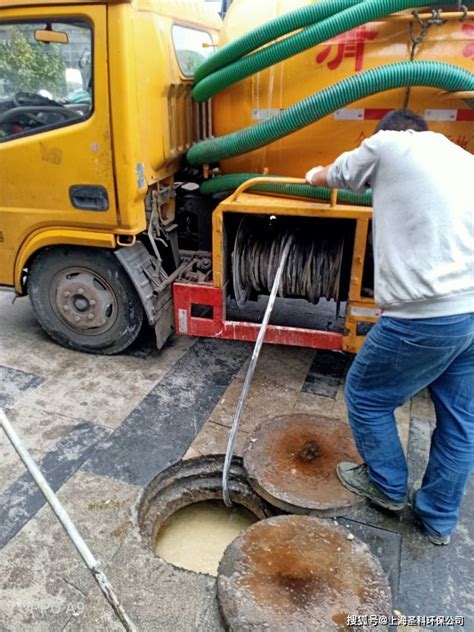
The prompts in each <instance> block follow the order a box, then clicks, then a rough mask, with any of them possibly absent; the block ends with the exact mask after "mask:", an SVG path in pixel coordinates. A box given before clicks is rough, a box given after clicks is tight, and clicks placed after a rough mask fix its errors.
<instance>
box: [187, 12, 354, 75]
mask: <svg viewBox="0 0 474 632" xmlns="http://www.w3.org/2000/svg"><path fill="white" fill-rule="evenodd" d="M359 2H361V0H321V1H320V2H317V3H316V4H310V5H308V6H306V7H300V8H299V9H296V10H294V11H290V12H289V13H285V14H283V15H279V16H278V17H276V18H273V20H269V21H268V22H265V24H262V25H260V26H257V28H254V29H252V30H251V31H249V32H248V33H245V35H242V36H241V37H238V38H237V39H236V40H234V41H233V42H230V43H229V44H226V45H225V46H223V47H222V48H219V49H218V50H216V52H215V53H213V54H212V55H211V56H210V57H208V58H207V59H206V61H204V62H203V63H202V64H201V65H200V66H199V68H198V69H197V70H196V72H195V73H194V81H195V83H198V82H199V81H201V79H204V77H207V76H208V75H210V74H211V73H212V72H215V71H216V70H220V69H221V68H224V66H227V65H228V64H231V63H232V62H233V61H236V60H237V59H240V58H241V57H243V56H244V55H247V54H248V53H251V52H252V51H254V50H256V49H257V48H260V46H263V45H264V44H268V42H271V41H272V40H274V39H276V38H277V37H281V36H282V35H286V34H287V33H291V32H292V31H296V30H297V29H301V28H303V27H305V26H309V25H310V24H314V23H315V22H319V21H320V20H324V19H325V18H328V17H329V16H330V15H334V14H335V13H339V11H343V10H344V9H347V8H348V7H353V6H354V5H355V4H359Z"/></svg>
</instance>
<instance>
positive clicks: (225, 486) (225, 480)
mask: <svg viewBox="0 0 474 632" xmlns="http://www.w3.org/2000/svg"><path fill="white" fill-rule="evenodd" d="M292 242H293V239H292V238H291V237H289V238H288V240H287V242H286V244H285V246H284V248H283V252H282V255H281V258H280V263H279V264H278V269H277V271H276V275H275V280H274V281H273V286H272V291H271V292H270V298H269V299H268V304H267V308H266V310H265V314H264V316H263V321H262V324H261V326H260V330H259V332H258V336H257V341H256V343H255V347H254V350H253V354H252V358H251V360H250V364H249V368H248V369H247V374H246V376H245V381H244V386H243V388H242V392H241V394H240V399H239V403H238V405H237V411H236V413H235V417H234V421H233V423H232V429H231V431H230V435H229V441H228V443H227V451H226V455H225V461H224V471H223V473H222V497H223V499H224V503H225V504H226V505H227V507H232V500H231V499H230V495H229V472H230V466H231V463H232V457H233V455H234V447H235V440H236V438H237V430H238V429H239V423H240V418H241V417H242V412H243V410H244V406H245V402H246V401H247V396H248V393H249V389H250V384H251V383H252V379H253V376H254V373H255V368H256V366H257V361H258V356H259V355H260V350H261V348H262V345H263V339H264V338H265V334H266V332H267V327H268V323H269V322H270V316H271V315H272V311H273V306H274V305H275V299H276V295H277V292H278V288H279V286H280V280H281V276H282V274H283V268H284V267H285V263H286V259H287V258H288V253H289V252H290V248H291V244H292Z"/></svg>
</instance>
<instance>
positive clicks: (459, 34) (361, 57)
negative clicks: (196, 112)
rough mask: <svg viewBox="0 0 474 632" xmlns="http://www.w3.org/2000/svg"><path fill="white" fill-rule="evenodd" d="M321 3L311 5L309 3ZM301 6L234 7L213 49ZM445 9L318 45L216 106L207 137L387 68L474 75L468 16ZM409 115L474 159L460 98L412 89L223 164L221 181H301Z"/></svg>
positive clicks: (295, 1) (241, 2) (473, 36)
mask: <svg viewBox="0 0 474 632" xmlns="http://www.w3.org/2000/svg"><path fill="white" fill-rule="evenodd" d="M317 1H319V0H316V2H317ZM307 4H311V2H308V1H305V0H258V1H256V0H234V2H233V3H232V5H231V7H230V10H229V11H228V13H227V15H226V17H225V20H224V24H223V28H222V31H221V35H220V40H219V47H222V46H224V45H225V44H227V43H228V42H230V41H232V40H234V39H236V38H238V37H239V36H241V35H243V34H245V33H247V32H248V31H249V30H251V29H253V28H255V27H257V26H259V25H261V24H263V23H264V22H266V21H268V20H270V19H272V18H274V17H277V16H278V15H281V14H283V13H285V12H289V11H292V10H294V9H298V8H299V7H303V6H305V5H307ZM460 15H461V14H460V13H459V12H458V11H455V10H454V9H453V8H452V7H451V9H446V10H445V11H443V12H441V13H440V14H439V15H438V14H436V13H435V14H434V17H435V19H432V18H433V14H432V10H431V9H429V10H423V9H418V10H417V15H414V14H413V12H412V11H405V12H403V13H398V14H396V15H392V16H388V17H386V18H384V19H382V20H380V21H376V22H370V23H368V24H365V25H362V26H359V27H357V28H355V29H353V30H351V31H348V32H346V33H343V34H341V35H339V36H337V37H335V38H333V39H331V40H328V41H327V42H324V43H321V44H319V45H317V46H315V47H313V48H311V49H309V50H306V51H304V52H302V53H300V54H298V55H296V56H294V57H291V58H289V59H287V60H285V61H283V62H281V63H278V64H277V65H275V66H273V67H271V68H268V69H266V70H263V71H261V72H259V73H257V74H255V75H253V76H252V77H248V78H246V79H243V80H241V81H240V82H238V83H237V84H234V85H233V86H230V87H229V88H226V89H225V90H223V91H221V92H219V93H218V94H216V95H215V96H214V97H213V121H214V134H215V135H216V136H222V135H225V134H229V133H231V132H234V131H236V130H239V129H242V128H246V127H249V126H252V125H255V124H256V123H258V122H259V121H262V120H264V119H265V118H268V117H270V116H272V115H274V114H276V113H278V112H279V111H281V110H283V109H285V108H287V107H288V106H290V105H293V104H294V103H296V102H298V101H300V100H301V99H303V98H305V97H307V96H309V95H311V94H313V93H315V92H317V91H319V90H321V89H323V88H325V87H327V86H330V85H332V84H334V83H336V82H338V81H341V80H342V79H344V78H345V77H348V76H351V75H353V74H355V73H358V72H362V71H365V70H369V69H371V68H375V67H379V66H382V65H386V64H391V63H394V62H402V61H409V60H410V59H414V60H416V61H427V60H430V61H439V62H447V63H451V64H455V65H457V66H460V67H463V68H465V69H466V70H469V71H471V72H472V71H473V70H474V19H473V17H472V16H473V12H472V11H469V13H468V14H466V15H465V16H463V17H462V18H461V19H460ZM400 107H409V108H410V109H412V110H414V111H416V112H418V113H419V114H422V115H424V116H425V118H426V119H427V120H428V123H429V126H430V129H432V130H433V131H436V132H441V133H443V134H445V135H446V136H448V137H449V138H450V139H451V140H452V141H454V142H455V143H457V144H459V145H460V146H461V147H463V148H465V149H467V150H468V151H471V152H473V151H474V123H473V121H474V115H473V113H474V110H472V109H470V108H469V106H468V105H467V104H466V103H465V102H464V101H463V100H462V98H461V95H457V96H454V97H453V96H449V97H448V96H446V95H445V94H443V92H442V91H441V90H440V89H437V88H420V87H414V88H411V90H407V89H404V88H402V89H396V90H390V91H387V92H384V93H379V94H376V95H374V96H371V97H369V98H365V99H363V100H360V101H357V102H355V103H352V104H350V105H348V106H347V107H345V108H344V109H341V110H337V111H336V112H334V113H333V114H331V115H329V116H327V117H325V118H324V119H322V120H320V121H318V122H316V123H314V124H312V125H310V126H309V127H306V128H305V129H302V130H300V131H298V132H296V133H293V134H291V135H290V136H287V137H285V138H282V139H281V140H279V141H276V142H274V143H272V144H270V145H267V146H265V147H263V148H261V149H258V150H255V151H253V152H251V153H247V154H245V155H243V156H239V157H236V158H232V159H227V160H223V161H221V170H222V172H223V173H224V174H228V173H240V172H245V173H249V172H252V173H262V172H264V170H265V169H268V171H269V172H270V173H271V174H274V175H285V176H295V177H298V176H301V175H302V174H304V173H305V171H306V170H307V169H309V168H310V167H312V166H314V165H318V164H322V165H324V164H328V163H330V162H332V161H333V160H334V159H335V158H336V157H337V156H338V155H339V154H340V153H341V152H343V151H347V150H350V149H353V148H354V147H357V146H358V145H359V144H360V143H361V142H362V141H363V140H364V138H366V137H368V136H370V135H371V134H372V133H373V131H374V128H375V126H376V124H377V122H378V120H380V118H382V116H383V115H384V114H385V113H386V112H387V111H389V110H390V109H394V108H400Z"/></svg>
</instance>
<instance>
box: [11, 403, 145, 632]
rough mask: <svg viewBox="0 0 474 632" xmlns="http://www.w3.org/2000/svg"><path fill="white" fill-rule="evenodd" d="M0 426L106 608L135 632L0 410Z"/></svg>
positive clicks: (49, 488) (71, 523)
mask: <svg viewBox="0 0 474 632" xmlns="http://www.w3.org/2000/svg"><path fill="white" fill-rule="evenodd" d="M0 426H1V427H2V428H3V430H4V432H5V434H6V435H7V437H8V439H9V440H10V442H11V444H12V446H13V447H14V448H15V450H16V452H17V454H18V456H19V457H20V459H21V460H22V461H23V463H24V465H25V467H26V469H27V470H28V472H29V473H30V474H31V476H32V477H33V479H34V481H35V483H36V484H37V485H38V487H39V488H40V490H41V492H42V494H43V496H44V497H45V498H46V500H47V502H48V504H49V506H50V507H51V509H52V510H53V511H54V513H55V514H56V517H57V518H58V520H59V522H60V523H61V525H62V526H63V527H64V530H65V531H66V533H67V535H68V536H69V538H70V539H71V541H72V543H73V544H74V546H75V547H76V549H77V551H78V553H79V555H80V556H81V557H82V559H83V560H84V562H85V564H86V565H87V567H88V568H89V570H90V571H91V573H92V575H93V577H94V579H95V581H96V582H97V584H98V585H99V588H100V589H101V591H102V593H103V594H104V596H105V598H106V599H107V601H108V602H109V604H110V605H111V606H112V608H113V610H114V612H115V614H116V615H117V617H118V618H119V619H120V622H121V623H122V625H123V627H124V629H125V630H127V632H138V628H137V627H136V625H135V624H134V623H133V621H132V620H131V619H130V618H129V617H128V615H127V613H126V612H125V610H124V609H123V607H122V606H121V605H120V602H119V600H118V599H117V596H116V594H115V593H114V591H113V588H112V586H111V585H110V583H109V580H108V579H107V577H106V575H105V573H104V572H103V571H102V570H101V569H100V565H99V562H98V561H97V560H96V559H95V557H94V556H93V555H92V553H91V551H90V549H89V547H88V546H87V544H86V543H85V542H84V540H83V539H82V537H81V535H80V533H79V531H78V530H77V529H76V527H75V525H74V523H73V522H72V520H71V518H70V517H69V515H68V514H67V512H66V510H65V509H64V507H63V506H62V505H61V503H60V502H59V500H58V497H57V496H56V494H55V493H54V492H53V490H52V489H51V487H50V486H49V484H48V481H47V480H46V479H45V477H44V476H43V474H42V473H41V472H40V470H39V468H38V466H37V465H36V463H35V462H34V461H33V459H32V458H31V455H30V453H29V452H28V450H27V449H26V448H25V446H24V445H23V444H22V442H21V439H20V437H19V436H18V435H17V433H16V432H15V430H14V428H13V426H12V425H11V423H10V421H9V420H8V418H7V416H6V415H5V413H4V411H3V410H1V409H0Z"/></svg>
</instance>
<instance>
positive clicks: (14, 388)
mask: <svg viewBox="0 0 474 632" xmlns="http://www.w3.org/2000/svg"><path fill="white" fill-rule="evenodd" d="M42 382H44V378H43V377H40V376H39V375H33V373H25V372H24V371H20V370H19V369H12V368H10V367H7V366H0V408H11V407H12V406H13V405H14V404H15V402H16V401H17V400H18V399H19V398H20V397H21V396H22V395H24V394H25V393H27V392H28V391H30V390H32V389H35V388H37V387H38V386H39V385H40V384H41V383H42Z"/></svg>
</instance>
